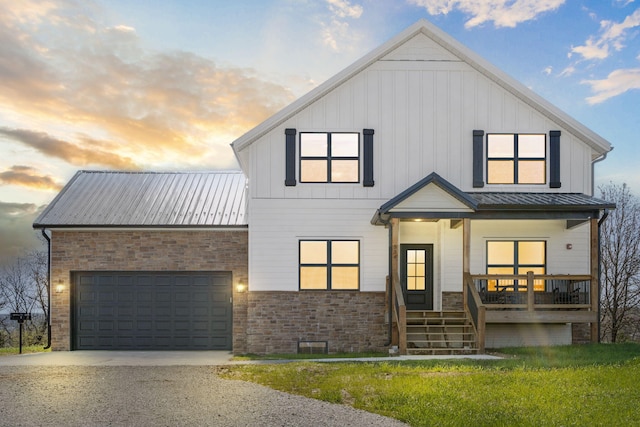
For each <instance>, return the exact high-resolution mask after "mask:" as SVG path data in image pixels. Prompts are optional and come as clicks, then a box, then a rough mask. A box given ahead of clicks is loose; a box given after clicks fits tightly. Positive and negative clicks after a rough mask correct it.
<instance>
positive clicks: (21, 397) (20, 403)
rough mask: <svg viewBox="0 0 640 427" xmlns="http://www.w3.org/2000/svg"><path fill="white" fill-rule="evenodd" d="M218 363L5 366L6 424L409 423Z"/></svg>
mask: <svg viewBox="0 0 640 427" xmlns="http://www.w3.org/2000/svg"><path fill="white" fill-rule="evenodd" d="M215 369H216V368H215V367H212V366H0V425H1V426H44V425H47V426H52V425H53V426H154V427H155V426H186V425H189V426H222V427H226V426H230V427H231V426H372V427H375V426H385V427H386V426H390V427H392V426H405V425H406V424H404V423H401V422H399V421H397V420H394V419H391V418H386V417H382V416H380V415H376V414H371V413H369V412H365V411H361V410H358V409H354V408H352V407H350V406H346V405H337V404H331V403H327V402H321V401H318V400H314V399H309V398H305V397H300V396H294V395H290V394H287V393H283V392H279V391H276V390H272V389H270V388H267V387H264V386H261V385H257V384H253V383H249V382H244V381H236V380H226V379H222V378H220V377H218V376H217V375H216V370H215Z"/></svg>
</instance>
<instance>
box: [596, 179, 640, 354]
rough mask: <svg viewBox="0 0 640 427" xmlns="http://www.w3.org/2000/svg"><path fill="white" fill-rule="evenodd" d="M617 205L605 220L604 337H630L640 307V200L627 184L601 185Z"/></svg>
mask: <svg viewBox="0 0 640 427" xmlns="http://www.w3.org/2000/svg"><path fill="white" fill-rule="evenodd" d="M600 192H601V196H602V198H603V199H605V200H607V201H609V202H613V203H615V204H616V209H615V210H613V211H611V212H610V213H609V216H608V217H607V218H606V220H605V221H604V222H603V223H602V226H601V229H600V250H601V268H602V270H601V277H600V281H601V286H602V287H601V300H600V309H601V326H602V329H601V333H602V338H603V340H604V341H609V342H616V341H621V340H625V339H630V338H632V337H633V335H635V331H636V330H637V329H638V325H637V322H638V320H637V312H638V309H639V308H640V202H639V201H638V199H637V198H636V197H634V196H633V194H631V191H630V190H629V187H627V185H626V184H622V185H615V184H612V183H610V184H608V185H606V186H603V187H600Z"/></svg>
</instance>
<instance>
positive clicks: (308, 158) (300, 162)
mask: <svg viewBox="0 0 640 427" xmlns="http://www.w3.org/2000/svg"><path fill="white" fill-rule="evenodd" d="M305 134H324V135H327V155H326V156H322V157H310V156H303V155H302V137H303V135H305ZM337 134H341V135H357V136H358V155H357V156H335V157H334V156H332V155H331V136H332V135H337ZM299 135H300V136H299V138H298V141H299V148H300V157H299V159H298V166H299V170H300V173H299V178H300V183H301V184H360V183H361V182H362V180H361V176H360V173H361V168H362V166H361V163H362V147H361V144H362V138H361V135H360V132H300V133H299ZM305 160H325V161H326V162H327V180H326V181H304V180H303V179H302V171H303V167H302V162H303V161H305ZM333 160H338V161H339V160H356V161H357V162H358V171H357V177H358V179H357V180H356V181H333V180H332V179H331V162H332V161H333Z"/></svg>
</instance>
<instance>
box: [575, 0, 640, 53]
mask: <svg viewBox="0 0 640 427" xmlns="http://www.w3.org/2000/svg"><path fill="white" fill-rule="evenodd" d="M639 26H640V9H636V11H635V12H633V13H632V14H631V15H629V16H627V17H626V18H625V19H624V21H622V22H620V23H617V22H613V21H607V20H603V21H600V35H599V36H598V37H595V36H591V37H589V38H588V39H587V41H586V42H585V44H584V45H581V46H575V47H572V48H571V53H577V54H579V55H581V56H582V58H583V59H585V60H594V59H606V58H608V57H609V56H610V55H611V52H612V51H620V50H622V49H623V48H624V46H625V45H624V43H625V41H626V39H627V35H628V33H629V30H631V29H633V28H636V27H639Z"/></svg>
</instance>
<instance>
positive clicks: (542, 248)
mask: <svg viewBox="0 0 640 427" xmlns="http://www.w3.org/2000/svg"><path fill="white" fill-rule="evenodd" d="M546 252H547V248H546V242H545V241H533V240H520V241H513V240H505V241H503V240H500V241H497V240H495V241H488V242H487V274H505V275H513V274H527V272H528V271H533V272H534V273H535V274H545V271H546V268H545V265H546V258H547V255H546ZM503 287H504V288H505V289H506V290H515V291H517V290H521V291H526V289H527V282H526V281H525V280H515V281H510V280H509V281H504V280H500V282H499V283H497V281H496V280H489V283H488V289H487V290H488V291H496V290H501V289H502V288H503ZM498 288H500V289H498ZM533 290H534V291H544V280H535V281H534V284H533Z"/></svg>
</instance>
